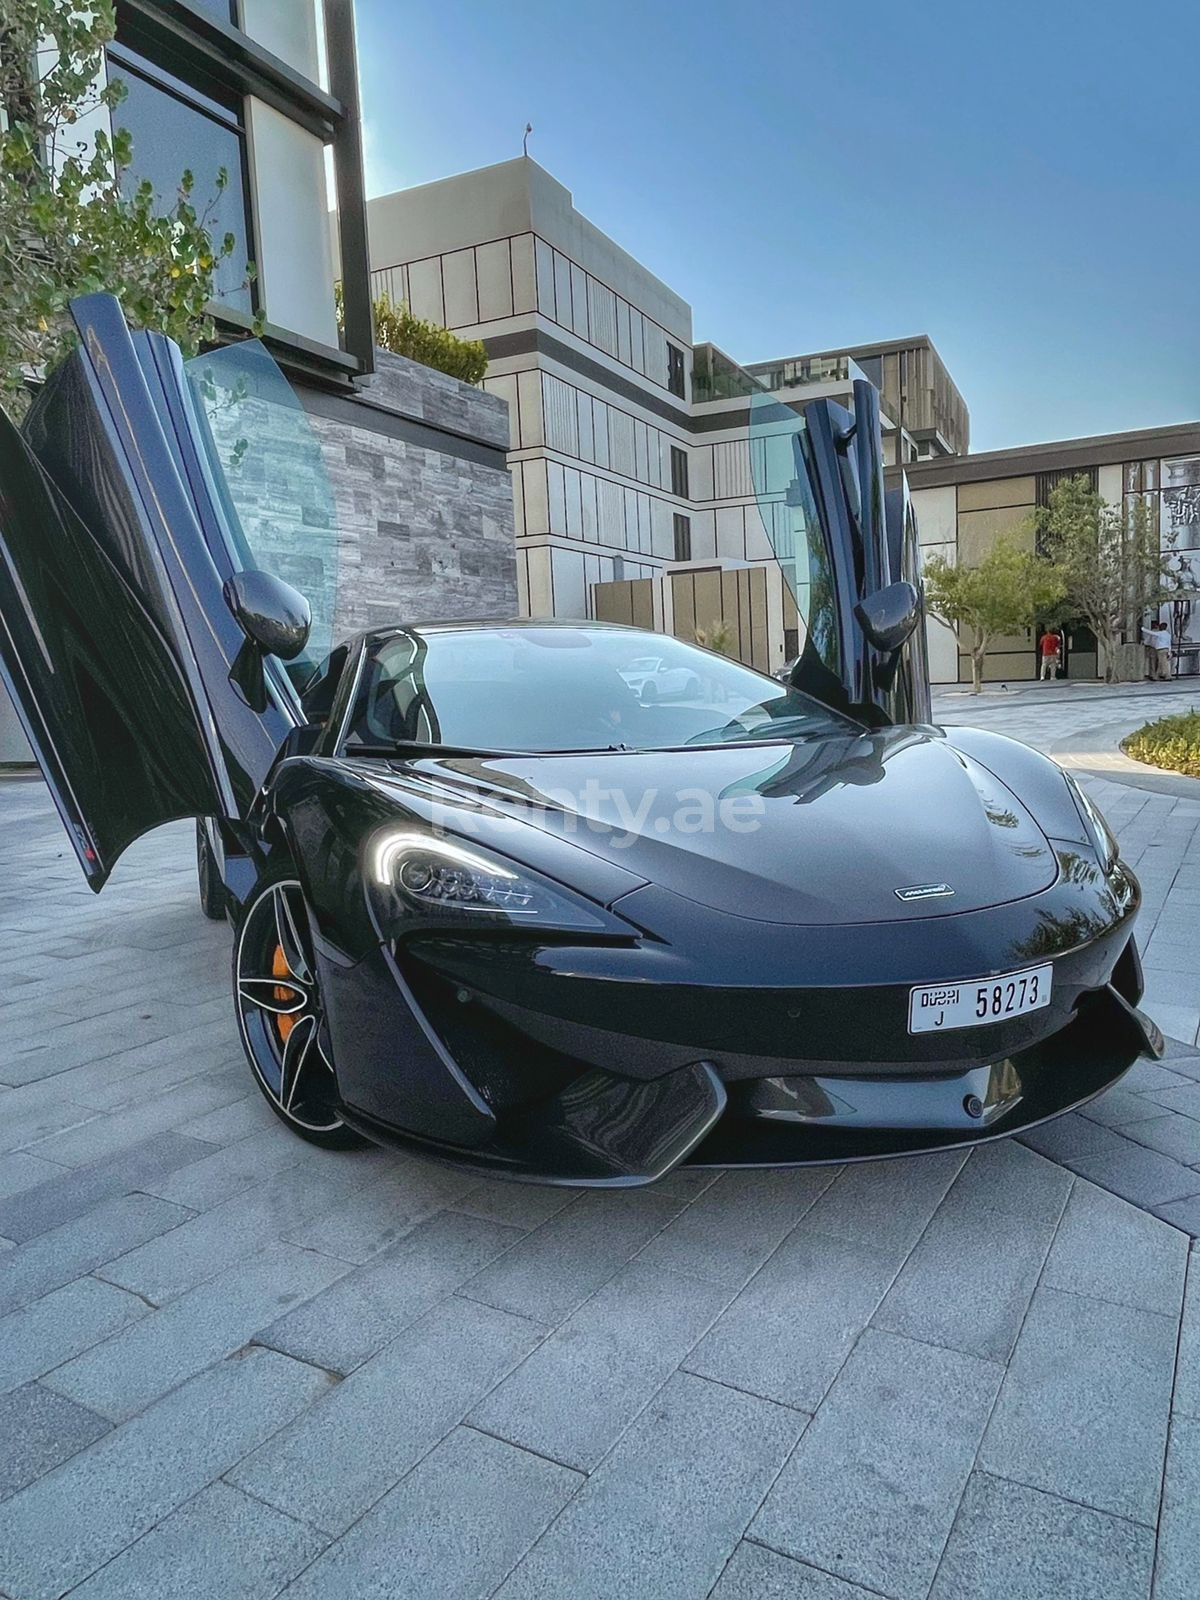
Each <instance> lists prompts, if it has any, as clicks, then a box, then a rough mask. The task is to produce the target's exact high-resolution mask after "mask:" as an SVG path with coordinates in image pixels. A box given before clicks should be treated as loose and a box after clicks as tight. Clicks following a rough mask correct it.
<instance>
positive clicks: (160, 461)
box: [0, 295, 302, 889]
mask: <svg viewBox="0 0 1200 1600" xmlns="http://www.w3.org/2000/svg"><path fill="white" fill-rule="evenodd" d="M72 314H73V316H74V318H75V321H76V325H77V328H78V331H79V339H80V342H79V347H78V349H77V350H76V351H75V352H74V353H73V354H72V355H71V356H70V357H69V358H68V359H67V360H66V362H64V363H63V365H62V366H61V367H60V368H59V369H58V370H57V371H56V372H55V373H53V374H52V375H51V376H50V378H49V379H48V380H47V382H46V384H45V386H44V388H43V390H42V392H41V394H40V395H39V397H38V398H37V400H36V401H35V403H34V405H33V407H32V409H31V411H30V414H29V416H28V418H27V419H26V422H25V425H24V427H23V428H22V429H21V430H18V429H17V428H16V427H14V426H13V424H12V423H11V421H9V419H7V418H6V417H0V669H2V671H3V676H4V679H5V681H6V683H7V686H8V688H9V691H10V693H11V695H12V697H13V700H14V702H15V704H16V706H17V710H18V713H19V715H20V716H21V719H22V721H23V723H24V725H25V729H26V732H27V734H28V736H29V739H30V743H31V744H32V746H33V749H34V752H35V754H36V756H37V758H38V761H39V764H40V765H41V768H42V771H43V773H44V775H45V777H46V780H47V783H48V784H49V787H50V789H51V792H52V794H53V796H54V799H55V802H56V804H57V806H58V808H59V811H60V814H61V816H62V818H63V821H64V824H65V825H66V828H67V832H68V834H69V836H70V838H71V842H72V844H73V846H74V848H75V851H76V854H77V855H78V857H79V861H80V864H81V866H82V868H83V871H84V873H85V875H86V877H87V879H88V881H89V883H90V884H91V885H92V887H93V888H95V889H99V888H100V887H101V886H102V885H103V883H104V881H105V879H106V878H107V877H108V875H109V873H110V872H111V870H112V867H113V865H114V863H115V861H116V859H117V858H118V856H119V855H120V854H121V852H122V850H124V848H125V847H126V846H127V845H128V844H129V843H130V842H131V841H132V840H133V839H135V838H137V837H138V836H139V834H141V833H144V832H146V831H147V830H148V829H149V828H152V827H155V826H157V825H158V824H159V823H161V822H166V821H168V820H171V819H173V818H177V817H186V816H213V817H219V818H222V819H224V820H226V821H227V822H229V823H231V824H232V825H234V826H235V827H236V826H237V825H238V824H239V823H240V822H241V820H242V819H244V817H245V815H246V813H247V811H248V809H249V807H250V805H251V803H252V802H253V799H254V796H255V794H256V793H257V792H258V790H259V788H260V787H261V785H262V783H263V780H264V779H265V777H266V775H267V773H268V772H269V770H270V768H271V765H272V764H273V762H274V760H275V759H276V756H277V753H278V751H279V748H280V745H281V743H282V742H283V740H284V739H285V737H286V736H287V734H288V733H289V731H290V730H291V729H293V728H294V727H296V726H297V725H298V724H299V723H300V721H301V720H302V719H301V714H300V712H299V708H298V702H296V700H295V697H294V696H292V695H291V694H290V693H289V691H288V688H287V686H286V683H285V682H284V681H283V680H282V679H281V677H280V676H279V675H278V674H276V673H272V674H269V675H268V680H269V681H268V688H269V693H268V694H267V696H266V704H265V706H262V707H261V709H256V708H255V706H253V705H251V704H250V703H249V700H248V699H247V696H246V694H245V692H244V690H243V689H242V688H240V687H239V674H238V672H237V671H236V670H235V663H236V662H237V661H238V658H239V654H240V653H241V652H243V651H245V650H246V649H247V648H248V642H247V639H246V637H245V636H244V634H243V633H242V630H241V628H240V626H239V624H238V622H237V621H236V619H235V617H234V615H233V613H232V611H231V610H230V607H229V606H228V604H226V602H225V599H224V597H223V589H224V585H225V582H226V580H227V579H228V578H230V577H231V576H232V574H233V573H234V571H235V570H236V569H237V565H238V563H237V559H236V555H235V554H234V553H232V551H233V545H232V541H231V540H229V539H228V538H222V537H221V526H220V520H221V518H222V517H223V516H224V515H225V512H224V510H223V508H222V506H221V505H220V503H219V494H218V489H217V485H216V484H215V483H214V482H213V480H212V476H211V473H210V472H209V471H208V469H207V467H206V465H205V464H204V462H203V460H202V452H203V441H202V438H201V424H200V422H199V419H198V418H197V415H196V409H195V403H194V399H193V397H192V396H191V394H190V392H189V388H188V384H187V379H186V375H185V373H184V370H183V364H182V362H181V361H180V359H179V352H178V350H177V349H176V348H175V347H174V346H173V345H172V344H171V343H170V342H169V341H167V340H165V339H161V338H154V337H151V336H147V335H137V336H131V335H130V333H129V331H128V329H127V327H126V324H125V319H124V316H123V314H122V312H121V309H120V307H119V305H118V304H117V302H116V301H115V300H114V299H112V297H111V296H107V295H97V296H91V297H88V298H86V299H83V300H80V301H76V302H75V303H74V305H73V306H72ZM242 676H243V679H244V674H243V675H242Z"/></svg>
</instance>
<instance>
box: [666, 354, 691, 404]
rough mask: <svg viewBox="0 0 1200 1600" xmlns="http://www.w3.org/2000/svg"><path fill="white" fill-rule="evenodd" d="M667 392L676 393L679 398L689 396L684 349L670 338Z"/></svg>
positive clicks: (683, 398)
mask: <svg viewBox="0 0 1200 1600" xmlns="http://www.w3.org/2000/svg"><path fill="white" fill-rule="evenodd" d="M667 393H668V394H673V395H675V396H676V398H677V399H679V400H685V399H686V398H687V373H686V370H685V368H684V362H683V351H682V350H681V349H680V348H679V346H678V345H677V344H672V343H671V341H670V340H669V339H668V340H667Z"/></svg>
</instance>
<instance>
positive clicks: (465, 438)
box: [312, 351, 517, 634]
mask: <svg viewBox="0 0 1200 1600" xmlns="http://www.w3.org/2000/svg"><path fill="white" fill-rule="evenodd" d="M377 360H378V362H379V371H378V374H377V377H376V380H375V382H374V383H373V384H372V385H371V386H370V387H369V388H368V389H366V390H364V391H363V393H362V395H361V396H360V397H359V398H358V399H357V400H351V401H345V402H342V403H341V406H340V407H339V414H338V415H336V416H335V415H330V414H328V412H329V410H330V409H331V408H329V407H323V408H322V409H321V412H320V413H319V414H312V421H313V423H314V427H315V429H316V432H317V436H318V437H319V439H320V441H321V445H322V450H323V453H324V459H325V465H326V470H327V471H328V473H329V478H330V482H331V485H332V489H333V498H334V505H335V512H336V520H337V528H338V535H339V547H340V555H339V577H338V594H337V603H336V626H335V632H337V633H341V634H344V633H347V632H350V631H352V630H354V629H358V628H367V627H373V626H375V625H376V624H379V623H389V622H397V621H413V622H415V621H420V620H425V621H430V620H433V619H435V618H453V617H497V616H513V615H515V614H516V610H517V565H516V543H515V532H514V526H513V495H512V479H511V477H510V476H509V472H508V468H507V465H506V459H505V453H506V451H507V449H508V436H509V435H508V406H507V404H506V403H505V402H504V401H503V400H500V399H499V397H498V396H496V395H492V394H487V393H486V392H485V391H483V390H482V389H475V388H472V387H471V386H470V385H469V384H465V383H460V382H459V381H458V380H457V379H455V378H449V377H447V376H446V375H445V374H444V373H440V372H433V371H431V370H430V369H429V368H428V367H422V366H418V365H417V363H415V362H412V361H406V360H404V359H403V357H400V356H393V355H388V354H385V353H384V352H382V351H379V352H377ZM356 414H357V416H359V417H361V419H362V420H361V422H357V423H356V422H355V417H356ZM405 419H407V420H408V421H415V422H419V423H420V424H422V425H423V426H422V428H421V430H420V432H419V433H418V432H416V431H415V430H405V429H403V428H399V427H398V426H397V424H398V423H400V422H402V421H403V420H405ZM404 432H408V433H409V436H408V437H402V436H400V435H401V434H403V433H404Z"/></svg>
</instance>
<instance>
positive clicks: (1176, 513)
mask: <svg viewBox="0 0 1200 1600" xmlns="http://www.w3.org/2000/svg"><path fill="white" fill-rule="evenodd" d="M907 472H908V481H909V487H910V489H911V492H912V502H913V509H914V511H915V513H916V518H917V528H918V531H919V535H920V540H921V547H922V550H923V552H924V553H925V554H926V556H929V555H932V554H935V553H936V554H938V555H941V556H944V557H945V558H946V559H947V560H948V561H951V562H964V563H966V564H967V565H969V566H973V565H975V564H977V563H978V561H979V560H980V558H981V557H982V556H983V555H984V554H985V553H986V551H987V550H988V549H989V548H990V547H991V545H992V544H993V543H994V542H995V540H996V539H997V538H999V537H1000V536H1001V535H1002V534H1016V535H1018V536H1019V537H1020V538H1022V539H1023V540H1025V541H1027V543H1028V545H1029V548H1031V549H1032V548H1033V543H1034V536H1033V531H1032V518H1033V514H1034V512H1035V511H1036V509H1037V508H1038V507H1039V506H1045V505H1047V504H1048V503H1049V498H1050V494H1051V491H1052V490H1053V489H1054V487H1055V485H1056V484H1057V483H1059V482H1061V481H1062V479H1064V478H1069V477H1075V476H1078V475H1082V476H1083V477H1085V478H1086V479H1087V480H1088V482H1089V483H1090V485H1091V487H1092V488H1093V489H1095V490H1097V491H1098V492H1099V493H1100V494H1101V495H1102V496H1103V498H1104V499H1105V501H1107V502H1108V504H1109V505H1112V506H1114V507H1118V508H1123V509H1127V508H1129V507H1130V506H1131V504H1132V502H1133V501H1134V500H1135V499H1137V498H1140V499H1142V500H1144V501H1145V503H1146V504H1147V505H1148V506H1149V507H1150V509H1151V512H1152V515H1153V518H1154V522H1155V523H1156V525H1157V526H1158V528H1159V532H1160V538H1161V541H1162V547H1163V549H1164V550H1165V551H1167V552H1169V554H1170V562H1171V570H1172V572H1173V574H1174V575H1175V576H1176V578H1177V580H1178V583H1179V586H1180V601H1179V613H1178V619H1177V620H1178V624H1179V635H1180V641H1181V645H1182V648H1181V649H1180V650H1179V652H1178V658H1177V662H1176V669H1177V671H1179V672H1180V673H1181V674H1184V675H1191V674H1192V673H1195V672H1196V671H1197V668H1198V662H1200V423H1183V424H1180V425H1178V426H1175V427H1167V428H1148V429H1143V430H1140V431H1135V432H1129V433H1114V434H1104V435H1100V436H1097V437H1094V438H1087V439H1065V440H1060V441H1056V442H1054V443H1049V444H1034V445H1022V446H1020V447H1018V448H1016V449H1012V450H989V451H984V452H982V453H980V454H978V455H965V456H957V457H947V458H943V459H936V460H923V461H918V462H916V463H913V464H912V465H910V466H909V467H908V468H907ZM1036 646H1037V640H1036V638H1035V634H1034V631H1033V630H1029V631H1028V632H1026V633H1023V634H1020V635H1017V636H1015V637H1009V638H1002V639H997V640H996V641H995V642H994V644H993V646H992V648H991V649H990V650H989V652H988V658H987V661H986V663H985V666H984V673H983V676H984V679H985V680H990V681H1014V682H1015V681H1018V680H1022V679H1030V678H1034V677H1036V676H1037V665H1038V663H1037V651H1036ZM1192 647H1194V648H1192ZM929 660H930V670H931V674H932V677H933V680H934V682H935V683H955V682H969V681H970V677H971V671H970V661H969V658H968V657H967V655H966V654H965V652H964V651H962V650H960V648H959V644H958V640H957V639H956V637H955V635H954V634H953V633H952V632H951V631H950V630H949V629H948V628H947V627H946V626H945V625H944V624H942V623H939V622H937V621H936V619H931V620H930V623H929ZM1065 668H1066V672H1067V675H1068V676H1069V677H1073V678H1094V677H1095V676H1096V675H1097V669H1098V663H1097V657H1096V641H1095V638H1094V637H1093V636H1092V635H1091V633H1090V632H1089V631H1088V630H1087V629H1086V628H1083V627H1075V628H1068V629H1067V656H1066V662H1065Z"/></svg>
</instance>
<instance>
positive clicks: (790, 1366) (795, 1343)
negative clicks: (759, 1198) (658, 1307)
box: [684, 1163, 908, 1411]
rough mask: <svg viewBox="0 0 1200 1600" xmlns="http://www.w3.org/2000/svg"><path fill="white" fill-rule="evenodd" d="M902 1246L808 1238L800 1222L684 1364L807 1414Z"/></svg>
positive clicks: (884, 1285)
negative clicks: (880, 1246) (877, 1247)
mask: <svg viewBox="0 0 1200 1600" xmlns="http://www.w3.org/2000/svg"><path fill="white" fill-rule="evenodd" d="M897 1165H899V1163H897ZM905 1231H907V1230H905ZM907 1248H908V1247H907V1240H906V1239H905V1240H904V1242H902V1243H901V1244H900V1245H899V1246H897V1245H896V1244H895V1243H893V1246H892V1248H891V1249H890V1250H873V1249H871V1248H870V1247H869V1246H868V1245H866V1244H863V1243H856V1242H852V1241H849V1240H843V1239H831V1238H829V1237H827V1236H826V1235H824V1234H817V1233H810V1232H808V1231H807V1224H805V1225H804V1226H802V1227H801V1228H798V1229H797V1230H796V1232H795V1233H793V1234H792V1235H791V1237H790V1238H789V1239H787V1240H786V1241H785V1242H784V1243H783V1244H782V1245H781V1246H780V1247H779V1249H778V1250H777V1251H776V1252H775V1254H774V1255H773V1256H772V1257H771V1259H770V1260H769V1261H768V1262H767V1264H766V1265H765V1266H764V1267H763V1268H762V1270H761V1271H760V1272H759V1273H758V1274H757V1275H756V1276H755V1277H753V1278H751V1280H750V1282H749V1283H748V1284H747V1285H746V1287H745V1288H744V1289H743V1290H742V1292H741V1294H739V1295H738V1297H737V1299H736V1300H734V1302H733V1304H732V1305H731V1306H730V1307H729V1308H728V1310H727V1311H725V1313H724V1314H723V1315H722V1316H721V1317H720V1318H719V1319H718V1320H717V1322H716V1324H715V1325H714V1326H713V1328H712V1329H711V1331H710V1332H709V1333H708V1334H706V1335H705V1337H704V1338H703V1339H702V1340H701V1341H700V1343H699V1344H698V1345H697V1346H696V1348H695V1349H694V1350H693V1351H692V1353H691V1355H690V1356H688V1358H687V1360H686V1362H685V1363H684V1364H685V1366H686V1367H687V1369H688V1371H690V1372H696V1373H699V1374H701V1376H703V1377H707V1378H714V1379H716V1380H717V1382H718V1383H728V1384H732V1385H733V1387H734V1388H735V1389H745V1390H747V1391H749V1392H750V1393H751V1394H756V1395H762V1396H763V1397H764V1398H765V1399H768V1400H775V1401H778V1402H779V1403H780V1404H783V1405H790V1406H796V1407H798V1408H799V1409H800V1410H802V1411H813V1410H815V1409H816V1407H817V1406H818V1405H819V1404H820V1403H821V1400H822V1399H823V1397H824V1395H825V1392H826V1390H827V1389H828V1388H829V1385H830V1384H831V1383H832V1382H833V1380H834V1378H836V1377H837V1374H838V1371H839V1369H840V1368H841V1365H842V1363H843V1361H845V1359H846V1357H847V1355H849V1353H850V1350H851V1348H852V1347H853V1345H854V1341H855V1340H856V1339H857V1338H858V1336H859V1334H860V1333H861V1332H862V1330H863V1328H865V1327H866V1325H867V1323H868V1322H869V1321H870V1320H871V1317H872V1316H873V1315H874V1313H875V1310H876V1307H877V1306H878V1305H879V1302H880V1301H881V1300H882V1299H883V1297H884V1295H885V1294H886V1293H887V1291H888V1289H889V1288H890V1287H891V1284H892V1281H893V1279H894V1278H895V1276H896V1274H897V1272H899V1270H900V1267H901V1266H902V1265H903V1262H904V1258H905V1255H906V1254H907Z"/></svg>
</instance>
